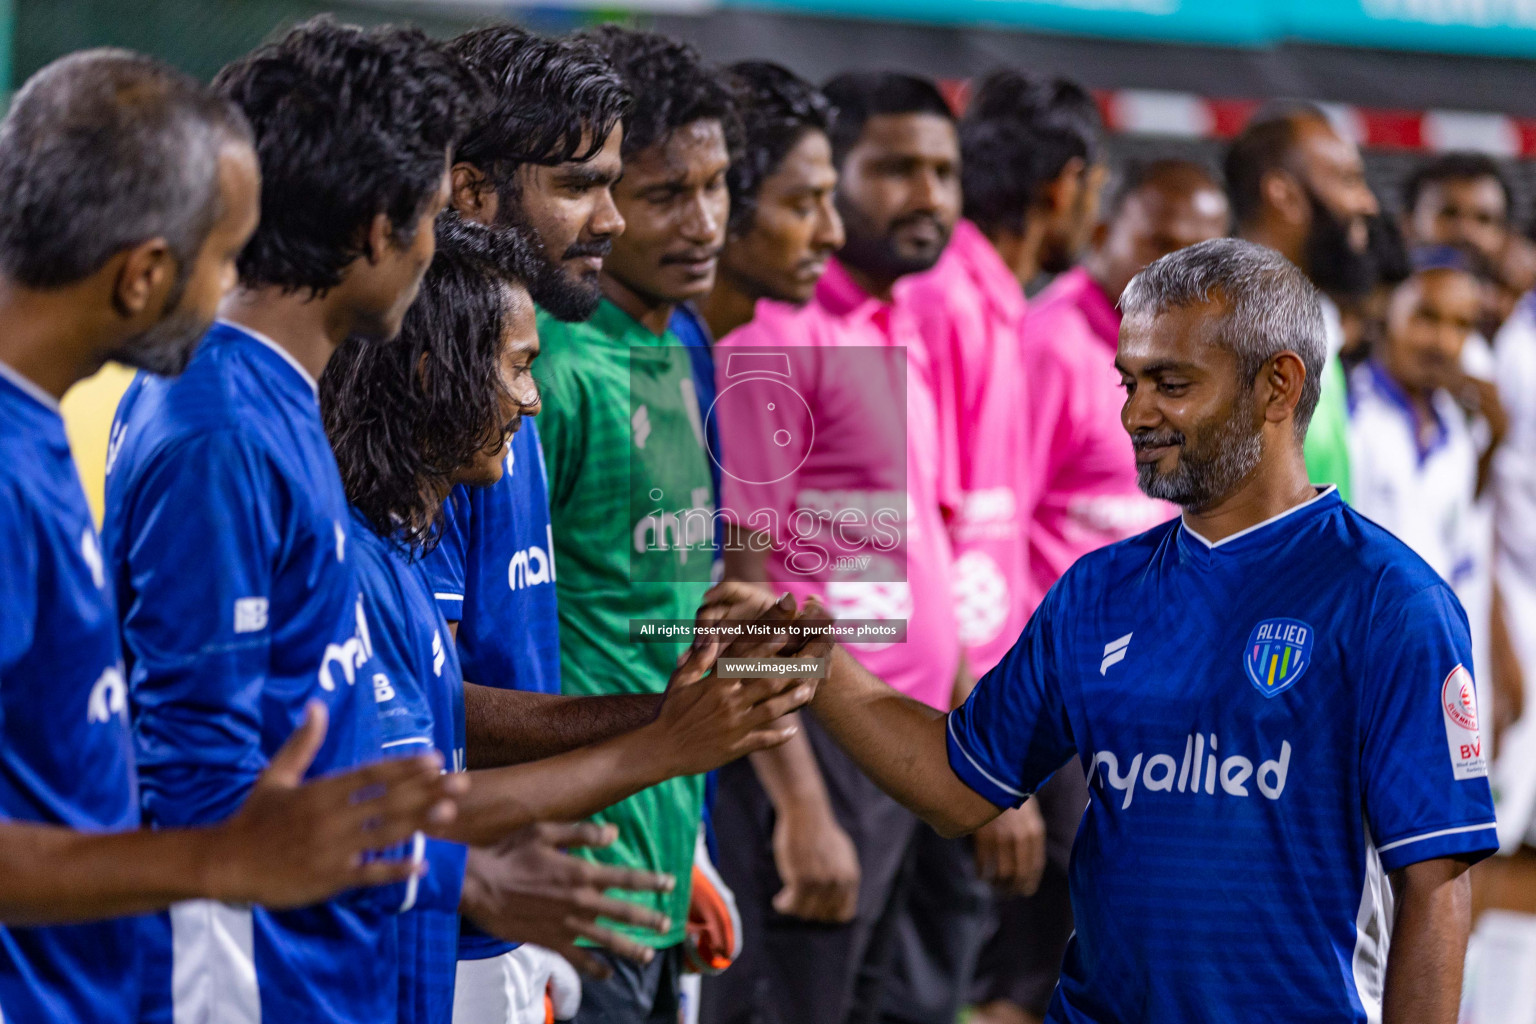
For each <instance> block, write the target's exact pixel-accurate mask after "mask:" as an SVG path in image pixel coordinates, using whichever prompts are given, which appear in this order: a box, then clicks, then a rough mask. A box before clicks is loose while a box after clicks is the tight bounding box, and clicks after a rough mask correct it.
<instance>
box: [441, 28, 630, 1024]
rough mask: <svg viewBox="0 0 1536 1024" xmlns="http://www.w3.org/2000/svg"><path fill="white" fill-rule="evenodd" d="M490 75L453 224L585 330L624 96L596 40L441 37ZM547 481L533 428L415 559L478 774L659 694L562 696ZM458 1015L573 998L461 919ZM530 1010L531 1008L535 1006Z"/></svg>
mask: <svg viewBox="0 0 1536 1024" xmlns="http://www.w3.org/2000/svg"><path fill="white" fill-rule="evenodd" d="M449 50H450V52H452V53H454V54H455V55H456V56H458V57H459V58H460V59H462V60H463V61H464V62H465V63H466V64H468V65H469V66H470V68H472V69H473V70H474V71H476V72H477V73H478V74H479V75H480V77H481V78H482V79H483V80H484V82H485V83H486V86H487V90H488V93H489V109H488V111H487V113H486V115H485V116H483V117H481V118H479V119H478V120H477V121H476V122H475V124H474V125H473V126H472V127H471V128H470V131H469V134H468V135H467V136H466V137H465V139H464V142H463V144H462V145H461V146H460V147H459V150H458V152H457V154H456V156H455V163H454V167H453V172H452V174H453V193H452V198H451V204H452V210H451V211H450V212H449V213H448V214H447V215H446V216H449V217H462V218H464V219H465V220H469V221H474V222H478V223H481V224H487V225H490V226H492V227H493V228H496V229H498V230H501V231H506V232H509V233H511V234H513V235H515V236H517V237H518V238H519V239H521V241H522V242H523V244H524V248H526V249H527V250H528V251H529V252H530V253H531V257H530V259H529V260H528V261H527V262H528V263H529V265H530V266H529V273H528V274H527V278H526V286H527V288H528V291H529V293H530V294H531V295H532V296H533V300H534V301H535V302H536V303H538V305H539V307H540V308H541V309H543V310H544V311H545V312H546V313H547V314H548V315H550V316H552V317H554V318H556V319H557V320H561V321H581V320H585V319H587V318H588V317H590V316H591V315H592V313H593V312H594V311H595V310H596V309H597V304H598V301H599V300H600V299H601V297H602V292H601V290H600V288H599V284H598V273H599V271H600V270H601V269H602V266H603V260H604V258H605V257H606V256H607V255H608V252H609V250H610V249H611V248H612V244H613V238H614V237H616V236H617V235H618V234H620V233H621V232H622V231H623V230H624V218H623V217H622V216H620V214H619V212H618V210H617V209H616V208H615V206H614V203H613V193H612V187H613V183H614V182H615V181H617V180H618V178H619V174H620V172H621V170H622V163H621V161H620V157H619V144H620V140H621V139H622V138H623V126H622V124H621V118H622V117H623V115H624V112H625V111H626V109H627V108H628V105H629V94H628V92H627V91H626V90H625V88H624V86H623V83H622V82H620V80H619V78H618V76H617V75H616V74H614V72H613V69H612V68H611V67H609V65H608V62H607V61H606V60H604V59H603V57H602V56H601V55H600V54H599V53H597V52H596V51H595V50H594V49H593V48H592V47H591V46H589V45H587V44H584V43H580V42H577V41H574V40H560V39H549V38H546V37H544V36H540V35H536V34H534V33H531V32H527V31H524V30H523V29H520V28H517V27H516V26H512V25H495V26H490V27H487V28H482V29H476V30H474V31H471V32H467V33H465V34H464V35H461V36H459V37H458V38H456V39H454V40H453V41H452V42H451V43H449ZM551 529H552V527H551V521H550V511H549V482H548V477H547V474H546V471H545V465H544V453H543V450H542V448H541V447H540V440H539V429H538V424H537V423H536V422H535V420H534V419H533V418H532V417H527V418H525V419H523V420H522V428H521V429H520V430H518V431H517V432H516V433H514V434H513V435H512V438H511V441H510V444H509V446H508V452H507V457H506V462H505V467H504V472H503V473H502V474H501V476H500V478H499V479H498V480H497V481H496V483H494V484H492V485H491V486H489V487H470V486H465V485H462V484H461V485H459V486H457V487H455V488H454V489H453V492H452V494H451V495H450V496H449V498H448V501H447V503H446V505H445V508H444V516H443V522H442V526H441V536H440V538H439V540H438V543H437V546H436V547H434V548H432V549H431V550H430V551H429V552H427V554H426V555H425V556H424V557H423V565H424V567H425V569H426V571H427V575H428V577H429V579H430V580H431V582H432V591H433V594H434V595H435V597H436V599H437V604H438V608H439V610H441V611H442V613H443V617H444V619H446V620H447V622H448V625H449V629H450V630H451V631H452V632H453V634H454V637H455V638H456V641H457V644H456V646H457V647H458V651H459V657H460V660H461V662H462V665H463V670H464V680H465V682H464V716H465V747H466V755H467V758H468V764H469V767H471V768H486V767H492V766H496V765H505V764H510V763H517V762H520V761H525V760H532V759H534V758H538V757H544V756H549V755H551V754H556V753H559V752H561V751H563V750H566V749H570V748H572V747H575V746H580V745H583V744H586V743H592V742H596V741H599V740H602V739H606V738H608V737H609V736H612V735H614V734H615V733H618V732H622V731H625V730H628V729H631V728H634V727H636V726H639V725H641V724H643V723H644V722H645V721H647V720H649V719H650V717H651V716H652V715H653V714H654V713H655V707H656V705H655V701H654V699H645V700H639V701H636V700H625V699H622V698H621V699H619V700H617V701H615V700H607V699H605V700H600V701H590V700H581V701H562V700H561V698H560V697H559V694H560V693H561V689H562V687H561V678H560V629H559V618H558V611H557V602H556V595H555V563H554V549H553V545H552V532H551ZM459 956H460V961H459V968H458V978H457V984H456V986H455V996H454V1003H455V1014H456V1015H457V1016H458V1017H460V1018H461V1019H464V1020H469V1021H476V1022H478V1021H481V1020H486V1021H490V1020H496V1021H498V1022H503V1021H509V1020H514V1019H516V1020H520V1019H522V1018H521V1016H520V1015H521V1014H525V1013H528V1012H530V1007H533V1008H534V1009H537V1008H538V1007H541V1006H542V1002H543V998H542V993H543V991H544V989H545V987H546V984H547V983H549V982H550V981H551V979H555V982H556V983H557V984H558V987H559V988H560V991H559V992H558V993H557V995H558V1003H559V1004H560V1005H562V1006H566V1005H571V1003H572V1001H573V1000H574V999H576V998H578V997H579V995H580V991H579V988H578V989H575V990H574V991H572V990H569V989H571V985H570V981H571V974H570V972H569V970H568V969H566V968H565V967H564V965H563V964H562V963H561V962H560V958H559V957H558V956H557V955H556V954H554V953H551V952H550V951H548V950H544V949H541V948H539V947H536V946H528V945H525V946H522V947H514V946H513V945H511V944H509V943H505V942H501V941H500V940H497V939H493V938H491V937H490V936H488V935H485V934H484V933H483V932H481V931H480V930H479V929H477V928H475V927H474V926H473V925H469V924H466V925H465V927H464V929H463V931H462V934H461V935H460V939H459ZM530 1001H532V1002H530Z"/></svg>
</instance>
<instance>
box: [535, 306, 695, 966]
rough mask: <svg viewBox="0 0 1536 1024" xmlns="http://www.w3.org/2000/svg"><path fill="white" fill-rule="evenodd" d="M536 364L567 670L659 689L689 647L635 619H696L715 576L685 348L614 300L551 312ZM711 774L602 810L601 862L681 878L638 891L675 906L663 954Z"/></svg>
mask: <svg viewBox="0 0 1536 1024" xmlns="http://www.w3.org/2000/svg"><path fill="white" fill-rule="evenodd" d="M539 342H540V346H541V349H542V352H541V354H540V356H539V358H538V361H537V362H536V363H535V364H534V373H535V376H536V377H537V378H538V380H539V383H540V388H541V393H542V396H543V411H542V412H541V413H540V415H539V432H540V436H541V438H542V441H543V445H544V456H545V461H546V463H547V464H548V470H549V502H550V517H551V520H552V521H553V524H554V527H553V530H554V549H555V566H556V577H555V585H556V588H557V593H558V595H559V601H560V674H561V681H562V683H561V686H562V690H563V692H565V693H568V694H575V695H579V696H593V695H598V694H613V693H661V692H662V691H663V690H664V689H666V685H667V679H668V677H669V676H670V675H671V673H672V670H673V668H674V666H675V663H676V660H677V656H678V655H679V654H680V653H681V652H682V643H683V642H682V641H681V640H678V641H675V642H667V643H634V642H631V641H630V622H631V620H636V619H687V620H691V619H692V618H693V615H694V612H695V610H696V609H697V607H698V604H699V600H700V598H701V597H702V596H703V594H704V591H705V590H706V589H707V588H708V586H709V581H710V569H711V561H712V558H713V536H714V535H713V518H712V516H713V512H714V508H713V496H712V491H711V484H710V474H709V463H708V459H709V456H708V454H707V453H706V451H705V448H704V442H703V429H702V420H701V416H700V413H699V407H698V402H697V396H696V394H695V392H694V386H693V376H692V373H691V372H690V368H689V361H688V356H687V353H686V351H685V350H684V349H683V348H682V347H681V342H680V341H679V340H678V338H677V337H676V336H675V335H673V334H672V333H671V332H670V331H669V332H667V333H666V334H664V335H662V336H660V337H658V336H657V335H655V334H653V333H651V332H650V331H649V330H647V329H646V328H645V327H642V326H641V325H640V324H639V323H638V322H636V321H635V320H634V319H632V318H631V317H630V316H629V315H628V314H626V313H624V312H623V311H622V310H620V309H619V308H618V307H617V306H615V305H613V304H612V303H611V302H608V301H607V300H606V299H605V300H603V302H602V304H601V305H600V306H599V307H598V310H597V312H596V314H594V315H593V317H592V319H590V320H588V321H587V322H585V323H562V322H560V321H558V320H555V319H554V318H553V317H551V316H549V315H548V314H546V313H544V312H543V311H542V310H541V311H540V312H539ZM703 790H704V781H703V778H702V777H700V776H692V777H687V778H678V779H671V780H668V781H667V782H664V783H662V784H661V785H659V786H653V787H652V788H650V789H647V790H644V791H643V792H640V793H637V794H636V795H634V796H632V797H630V798H629V799H628V800H625V801H623V802H621V803H619V804H616V805H614V806H613V807H610V808H609V809H608V810H606V811H604V812H602V813H601V814H598V815H595V816H594V818H595V820H597V821H600V822H612V823H613V824H614V825H616V826H618V830H619V836H618V839H617V840H615V841H614V843H613V845H612V846H610V847H608V848H607V849H605V850H600V851H597V852H595V853H594V854H592V856H593V857H594V858H595V859H597V860H601V861H603V862H604V863H610V864H617V865H621V866H624V867H630V868H641V869H644V870H648V871H661V872H665V873H668V874H671V875H673V876H674V877H675V878H676V879H677V888H676V889H675V890H674V891H673V892H672V893H670V894H667V895H646V896H643V897H635V898H636V899H637V900H639V901H640V902H643V903H646V904H648V905H652V906H654V907H656V908H657V909H659V910H661V911H662V912H663V913H665V914H666V915H667V916H668V917H669V918H670V919H671V922H672V929H671V931H670V932H669V933H668V934H666V935H664V936H662V937H661V938H660V939H657V938H655V937H654V936H652V935H651V934H650V933H647V932H642V931H639V930H635V929H624V930H626V931H627V932H628V934H630V935H632V936H634V937H635V938H637V939H639V940H641V941H644V942H648V943H652V944H654V945H655V946H657V947H658V948H665V947H667V946H672V945H676V944H677V943H679V942H681V941H682V940H683V935H684V924H685V922H686V921H687V916H688V898H689V890H690V884H689V883H690V879H691V876H692V870H693V851H694V843H695V840H696V837H697V835H698V830H699V819H700V814H701V805H702V801H703Z"/></svg>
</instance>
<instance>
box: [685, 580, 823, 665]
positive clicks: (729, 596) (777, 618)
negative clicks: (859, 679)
mask: <svg viewBox="0 0 1536 1024" xmlns="http://www.w3.org/2000/svg"><path fill="white" fill-rule="evenodd" d="M832 621H833V620H832V616H831V615H830V614H829V613H828V612H827V609H826V608H825V607H824V606H823V605H822V603H821V602H820V601H818V600H817V599H816V598H815V597H808V598H806V599H805V603H804V604H803V605H801V606H799V607H798V608H797V607H796V605H795V600H794V598H793V597H791V596H790V595H789V594H785V595H783V596H782V597H779V598H775V597H774V596H773V594H772V593H771V592H770V591H768V590H767V589H766V588H764V587H763V586H762V585H761V584H757V583H743V582H740V581H738V580H726V581H725V582H723V583H717V584H715V585H714V586H713V587H711V588H710V589H709V590H708V591H707V592H706V593H705V594H704V600H703V602H702V603H701V604H700V605H699V610H698V612H697V613H696V615H695V616H694V626H695V637H696V639H695V640H694V646H695V647H698V646H701V645H702V644H704V643H705V642H707V640H708V638H709V634H710V630H711V629H713V628H716V627H720V626H731V625H744V624H747V623H752V624H756V625H764V626H773V625H787V624H790V623H793V624H794V625H795V627H796V631H795V632H794V633H793V634H789V633H785V634H783V636H782V640H781V642H780V643H779V644H778V645H777V646H775V647H774V648H773V649H772V650H771V651H767V652H764V653H768V654H771V655H774V656H777V657H800V658H825V657H827V656H828V655H830V654H831V653H832V638H831V636H830V634H829V633H827V632H826V631H825V629H824V628H818V627H826V626H830V625H831V624H832ZM760 644H761V641H759V640H756V639H754V638H742V639H737V640H734V641H732V642H731V644H730V645H728V646H727V648H726V650H725V651H724V652H723V653H722V654H721V657H730V658H735V657H746V656H747V655H746V654H745V650H746V648H747V647H748V646H751V645H760ZM758 649H760V647H759V648H758Z"/></svg>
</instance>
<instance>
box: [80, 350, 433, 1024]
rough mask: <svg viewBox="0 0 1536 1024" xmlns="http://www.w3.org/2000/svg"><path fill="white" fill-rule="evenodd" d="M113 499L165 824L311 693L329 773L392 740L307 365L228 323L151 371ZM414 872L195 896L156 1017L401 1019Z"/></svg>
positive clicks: (225, 807) (152, 771) (160, 982)
mask: <svg viewBox="0 0 1536 1024" xmlns="http://www.w3.org/2000/svg"><path fill="white" fill-rule="evenodd" d="M106 499H107V503H106V528H105V536H104V541H105V545H106V549H107V555H108V558H107V560H108V564H109V565H110V566H111V568H112V570H113V571H114V572H115V574H116V579H117V586H118V606H119V609H120V612H121V615H122V621H123V639H124V650H125V654H126V656H127V660H128V668H129V671H128V678H129V689H130V693H131V696H132V716H133V723H132V724H133V733H134V742H135V748H136V753H137V757H138V768H139V783H140V787H141V796H142V805H143V810H144V814H145V817H146V818H147V819H148V821H149V822H150V823H151V824H154V825H167V826H178V825H198V824H206V823H210V822H216V821H219V820H221V819H223V818H226V817H228V816H229V815H230V814H231V813H233V812H234V811H235V810H236V809H237V808H238V807H239V806H240V804H241V802H242V801H243V800H244V799H245V797H246V794H247V793H248V792H249V790H250V787H251V785H252V784H253V783H254V782H255V781H256V778H257V776H258V775H259V774H260V772H261V771H262V770H263V769H264V768H265V767H266V765H267V759H268V758H269V757H270V756H271V755H272V754H273V753H275V752H276V751H277V749H278V747H279V746H281V745H282V743H283V742H284V741H285V740H286V739H287V738H288V736H289V735H290V734H291V733H292V731H293V730H294V729H295V728H296V727H297V726H298V724H299V722H300V720H301V718H302V715H303V709H304V706H305V704H306V703H307V702H308V701H310V700H311V699H319V700H322V701H324V702H325V703H326V704H327V705H328V707H329V711H330V728H329V730H328V731H327V733H326V738H325V743H324V745H323V746H322V748H321V750H320V752H319V754H318V756H317V757H316V758H315V762H314V764H313V766H312V767H311V769H310V774H311V775H312V776H314V775H322V774H328V773H330V772H334V771H337V770H340V769H346V768H351V767H354V766H357V765H360V764H364V763H368V762H372V761H376V760H378V759H379V758H380V757H381V756H383V755H382V753H381V750H380V747H381V744H382V742H383V740H382V734H381V731H380V724H379V714H378V710H377V708H376V706H375V701H374V692H373V686H372V685H371V684H370V679H371V676H372V671H371V668H370V661H371V658H372V636H371V633H370V630H369V628H368V624H367V621H366V619H365V618H364V613H363V605H362V594H361V592H360V590H359V587H358V576H357V571H356V568H355V566H354V563H353V561H352V560H351V557H350V549H349V541H350V537H351V532H352V531H351V527H350V515H349V512H348V508H347V503H346V498H345V495H344V494H343V492H342V485H341V477H340V474H339V473H338V472H337V470H336V461H335V457H334V456H333V455H332V454H331V449H330V444H329V443H328V441H327V439H326V436H325V430H324V428H323V426H322V424H321V420H320V406H319V401H318V399H317V393H316V389H315V382H314V381H313V380H312V379H311V378H310V376H309V375H308V374H307V373H306V372H305V371H304V369H303V367H301V366H300V365H299V364H298V363H297V362H295V361H294V360H293V359H292V357H290V356H289V355H288V354H287V353H286V352H284V351H283V350H282V349H280V348H279V347H278V346H277V345H276V344H275V343H274V342H272V341H271V340H270V339H267V338H263V337H260V336H258V335H256V334H253V333H251V332H249V331H246V330H243V329H241V328H239V327H236V326H234V325H231V324H226V323H219V324H216V325H215V326H214V327H213V328H212V329H211V330H210V331H209V332H208V335H207V336H206V337H205V338H204V339H203V342H202V344H201V345H200V346H199V348H198V350H197V352H196V354H195V355H194V356H193V359H192V362H191V365H190V366H189V367H188V368H187V370H186V372H185V373H184V374H182V375H181V376H180V377H178V378H176V379H174V380H168V379H162V378H156V377H151V376H148V375H144V374H141V375H140V376H139V377H138V378H136V379H135V380H134V382H133V384H132V385H130V387H129V389H128V391H127V393H126V394H125V395H124V396H123V400H122V402H121V404H120V405H119V406H118V411H117V418H116V420H115V421H114V423H113V426H112V435H111V443H110V446H109V452H108V465H107V491H106ZM403 891H404V887H403V886H395V887H390V888H387V889H374V890H368V891H366V892H357V893H352V894H348V895H346V896H343V897H340V898H337V899H335V900H332V901H330V902H327V903H323V904H319V905H317V906H314V907H309V908H305V909H302V910H293V911H280V912H277V911H268V910H265V909H263V908H260V907H256V908H251V907H234V906H228V905H225V904H219V903H212V902H210V901H192V902H190V903H185V904H180V905H178V906H176V907H174V908H172V909H171V911H170V912H169V913H168V914H163V915H160V916H159V917H158V918H156V919H154V920H155V924H154V925H153V926H151V928H150V931H151V932H152V933H153V935H154V938H153V939H152V940H149V941H146V948H147V950H148V952H147V954H146V961H147V966H146V972H145V976H146V981H145V988H146V996H145V1000H146V1009H145V1019H146V1020H151V1021H153V1020H170V1019H171V1018H172V1015H173V1013H174V1019H175V1020H177V1021H181V1020H184V1019H185V1020H194V1019H197V1020H203V1019H206V1020H219V1021H224V1020H229V1021H236V1020H238V1021H246V1020H268V1021H283V1022H288V1021H300V1020H325V1021H334V1022H346V1024H350V1022H356V1024H364V1022H368V1024H371V1022H374V1021H378V1020H384V1019H388V1018H389V1016H390V1015H391V1014H393V1013H394V1010H395V975H396V969H395V956H394V943H395V925H394V921H393V914H394V913H395V911H397V910H398V909H399V906H400V905H401V903H402V901H403V898H404V897H403Z"/></svg>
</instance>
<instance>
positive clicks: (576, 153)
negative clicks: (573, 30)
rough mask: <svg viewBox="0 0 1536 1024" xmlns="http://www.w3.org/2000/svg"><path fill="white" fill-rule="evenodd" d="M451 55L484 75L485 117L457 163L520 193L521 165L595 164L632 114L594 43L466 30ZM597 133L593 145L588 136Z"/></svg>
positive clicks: (508, 29) (510, 30) (499, 28)
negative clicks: (611, 136) (607, 141)
mask: <svg viewBox="0 0 1536 1024" xmlns="http://www.w3.org/2000/svg"><path fill="white" fill-rule="evenodd" d="M448 51H449V52H450V53H452V54H453V55H454V56H456V57H458V58H459V59H460V60H462V61H464V63H465V64H467V65H468V66H469V67H470V68H471V69H472V70H474V71H475V72H476V73H477V74H479V75H480V77H481V79H482V81H484V83H485V85H486V91H487V95H488V99H487V103H486V109H485V114H484V115H483V116H481V117H479V118H477V119H476V121H475V124H474V126H473V127H472V128H471V129H470V131H469V134H468V135H466V136H465V137H464V141H463V142H462V143H460V144H459V150H458V154H457V156H458V159H460V160H463V161H465V162H467V163H471V164H473V165H475V166H476V167H478V168H479V169H480V170H481V171H483V172H485V174H486V176H487V177H488V178H490V179H491V183H492V184H493V185H494V186H495V187H496V188H497V189H498V190H499V191H500V192H501V193H502V194H503V195H508V194H510V195H515V191H509V190H512V189H513V184H512V182H513V180H514V173H515V172H516V171H517V169H518V168H519V167H521V166H522V165H523V164H541V165H545V166H554V165H556V164H563V163H566V162H567V161H571V160H577V161H580V160H590V159H591V158H592V157H594V156H596V155H597V152H598V150H599V149H601V148H602V145H603V140H605V139H606V138H607V137H608V135H609V134H610V133H611V132H612V131H613V129H614V128H615V127H616V126H617V125H618V123H619V121H620V120H621V119H622V118H623V117H624V115H625V114H626V113H627V112H628V111H629V92H628V90H626V89H625V88H624V83H623V82H622V81H621V80H620V79H619V76H618V74H617V73H616V72H615V71H614V70H613V68H612V67H610V66H609V65H608V61H607V60H605V59H604V58H603V55H602V54H601V53H599V52H598V51H597V49H596V48H595V47H593V46H592V45H591V44H590V43H587V42H583V41H581V40H577V39H550V38H548V37H546V36H540V35H535V34H534V33H532V32H527V31H525V30H523V29H520V28H518V27H517V26H515V25H494V26H491V27H489V28H479V29H475V30H473V31H471V32H466V33H464V34H463V35H461V36H459V37H458V38H456V39H454V40H452V41H450V42H449V43H448ZM588 131H590V132H591V135H590V137H589V139H588V142H587V145H586V146H583V145H582V134H583V133H584V132H588Z"/></svg>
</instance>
